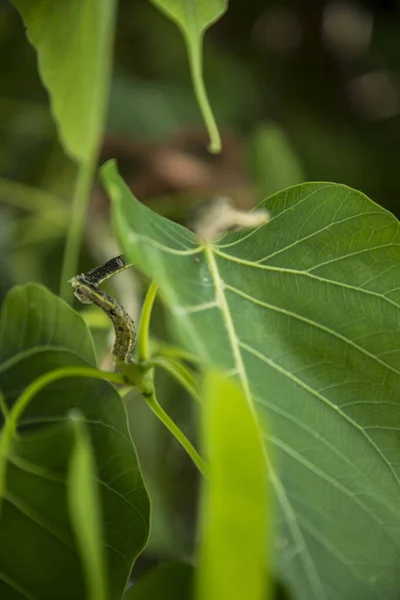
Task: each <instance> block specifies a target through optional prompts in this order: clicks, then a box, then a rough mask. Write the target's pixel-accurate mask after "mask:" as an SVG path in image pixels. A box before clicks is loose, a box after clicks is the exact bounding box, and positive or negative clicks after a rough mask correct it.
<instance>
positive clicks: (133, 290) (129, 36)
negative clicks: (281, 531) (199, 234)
mask: <svg viewBox="0 0 400 600" xmlns="http://www.w3.org/2000/svg"><path fill="white" fill-rule="evenodd" d="M0 53H1V57H2V60H1V61H0V299H1V298H2V297H4V294H5V293H6V292H7V290H8V289H9V288H10V287H11V286H12V285H14V284H18V283H25V282H26V281H38V282H41V283H43V284H45V285H47V286H48V287H49V288H50V289H51V290H53V291H54V292H57V291H58V288H59V279H60V268H61V261H62V252H63V246H64V241H65V233H66V230H67V228H68V223H69V210H70V199H71V193H72V189H73V183H74V177H75V174H76V168H75V166H74V164H73V163H72V162H71V161H70V160H69V159H68V158H67V157H66V156H65V154H64V152H63V150H62V148H61V146H60V143H59V142H58V139H57V133H56V129H55V126H54V124H53V122H52V118H51V114H50V111H49V103H48V97H47V94H46V92H45V90H44V88H43V86H42V84H41V82H40V78H39V75H38V71H37V65H36V55H35V52H34V50H33V49H32V47H31V46H30V45H29V43H28V42H27V40H26V38H25V33H24V27H23V24H22V21H21V19H20V17H19V15H18V14H17V12H16V11H15V10H14V8H13V7H12V5H11V4H10V3H9V2H7V1H1V2H0ZM204 71H205V80H206V85H207V88H208V91H209V97H210V101H211V104H212V106H213V108H214V111H215V115H216V118H217V121H218V123H219V125H220V128H221V132H222V137H223V152H222V154H221V155H219V156H213V155H210V154H209V153H208V152H207V150H206V146H207V134H206V132H205V129H204V126H203V124H202V121H201V117H200V113H199V110H198V107H197V105H196V102H195V99H194V95H193V91H192V86H191V80H190V74H189V70H188V61H187V57H186V52H185V48H184V43H183V40H182V38H181V35H180V33H179V31H178V30H177V28H176V27H175V25H174V24H173V23H171V22H170V21H169V20H168V19H167V18H166V17H165V16H164V15H162V14H161V13H160V12H159V11H158V10H157V9H156V8H155V7H154V6H152V5H151V4H150V2H149V1H148V0H135V1H134V2H132V0H120V2H119V12H118V19H117V30H116V37H115V57H114V75H113V82H112V89H111V93H110V107H109V114H108V121H107V128H106V131H105V134H104V140H103V147H102V151H101V159H100V162H103V161H104V160H106V159H107V158H111V157H116V158H117V160H118V163H119V167H120V170H121V172H122V174H123V176H124V177H125V178H126V180H127V181H128V183H129V185H130V186H131V188H132V190H133V191H134V192H135V194H136V196H137V197H138V198H139V199H140V200H141V201H143V202H145V203H146V204H148V205H149V206H151V207H152V208H154V210H157V211H159V212H161V213H163V214H165V215H167V216H169V217H170V218H174V219H177V220H180V221H183V222H185V220H186V219H187V218H188V215H190V211H191V210H192V208H193V205H195V204H196V203H197V202H201V201H204V200H207V199H209V198H211V197H213V196H216V195H224V196H230V197H232V198H233V199H234V201H235V202H236V204H237V205H238V206H241V207H246V208H247V207H250V206H254V205H255V204H257V203H258V202H259V201H261V200H262V199H263V198H265V197H266V196H268V195H269V194H272V193H274V192H276V191H278V190H280V189H282V188H285V187H287V186H289V185H293V184H297V183H301V182H302V181H309V180H314V181H334V182H339V183H344V184H347V185H349V186H352V187H355V188H357V189H359V190H361V191H362V192H364V193H365V194H367V195H368V196H369V197H371V198H372V199H373V200H374V201H376V202H378V203H379V204H381V205H382V206H384V207H386V208H387V209H389V210H391V211H393V212H394V213H395V214H397V216H400V204H399V194H400V162H399V159H400V5H399V3H398V2H396V0H383V1H380V2H379V1H372V0H371V1H361V0H359V1H355V0H349V1H346V0H308V1H306V2H305V1H304V0H302V1H301V0H287V1H277V0H275V1H274V0H246V1H243V0H240V1H239V0H233V1H231V3H230V7H229V10H228V12H227V13H226V14H225V15H224V16H223V17H222V18H221V20H220V21H219V22H218V23H216V24H215V25H214V26H213V27H212V28H211V29H210V30H209V32H208V33H207V34H206V38H205V48H204ZM114 253H115V254H118V248H117V246H116V243H115V241H114V239H113V236H112V233H111V231H110V227H109V219H108V200H107V198H106V196H105V195H104V193H103V191H102V189H101V187H100V185H99V184H98V183H95V184H94V186H93V193H92V199H91V205H90V211H89V215H88V220H87V226H86V231H85V241H84V246H83V249H82V256H81V269H82V270H86V269H88V268H91V267H93V266H94V265H96V264H99V263H101V262H102V261H104V260H106V259H108V258H110V257H111V256H113V254H114ZM120 277H121V278H120V279H119V283H117V284H116V283H113V285H114V286H115V287H116V288H117V292H118V293H119V294H120V296H122V298H125V300H124V301H125V303H126V304H127V306H128V307H129V308H130V310H132V313H133V314H136V313H137V310H138V305H139V304H140V295H141V290H142V289H143V282H142V281H141V280H140V278H138V277H136V278H135V277H134V276H132V275H131V274H130V275H127V276H126V277H125V278H124V277H123V276H122V275H121V276H120ZM85 318H86V319H87V322H88V324H89V325H91V326H92V327H93V333H94V337H95V341H96V344H97V348H98V353H99V355H100V358H101V359H102V360H103V358H104V360H105V359H106V357H105V356H102V353H103V354H104V355H105V354H106V352H107V348H109V343H108V337H107V336H108V335H109V330H108V323H107V322H104V320H103V321H102V316H101V315H97V313H96V312H95V311H94V312H93V311H92V312H90V310H89V311H88V312H87V313H85ZM154 329H155V331H156V334H157V336H158V337H161V338H162V337H167V333H166V331H164V330H165V323H164V316H163V313H162V309H161V308H160V307H159V309H158V314H156V315H155V327H154ZM160 388H162V390H163V394H162V396H163V397H162V401H163V402H164V404H165V405H166V406H167V407H169V410H170V412H171V413H172V416H173V417H174V418H175V419H176V420H177V421H178V423H179V424H180V426H181V427H182V428H183V429H185V430H186V431H187V433H188V435H194V433H193V422H194V421H195V417H196V415H195V409H194V408H193V407H191V403H190V401H189V400H188V399H187V398H186V397H185V394H184V393H182V392H181V391H180V390H179V388H178V387H177V385H176V384H175V383H173V382H171V381H170V380H169V379H168V377H167V376H164V375H162V376H160ZM129 406H131V408H130V409H129V413H130V418H131V423H132V429H133V433H134V436H135V441H136V443H137V445H138V448H139V452H140V455H141V459H142V463H143V468H144V471H145V476H146V481H147V482H148V485H149V488H150V491H151V494H152V499H153V503H154V511H153V534H152V540H151V544H150V546H149V549H148V551H147V555H148V556H152V557H153V558H154V557H159V556H171V557H185V556H189V555H190V552H191V548H192V547H193V543H194V540H195V526H194V523H195V509H196V505H195V490H196V474H195V473H194V472H193V469H192V466H191V464H190V463H189V462H188V461H187V460H186V457H185V456H183V455H182V452H181V450H180V449H179V448H177V447H176V445H175V444H174V442H173V441H172V440H170V439H169V437H168V435H166V434H165V432H164V431H163V430H162V428H160V426H159V425H158V423H155V422H154V420H152V419H151V418H149V415H147V413H146V407H143V405H142V404H141V403H140V402H139V401H138V399H137V398H136V399H135V398H133V400H132V403H131V404H130V405H129ZM132 406H133V407H134V408H132Z"/></svg>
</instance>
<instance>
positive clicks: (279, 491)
mask: <svg viewBox="0 0 400 600" xmlns="http://www.w3.org/2000/svg"><path fill="white" fill-rule="evenodd" d="M214 252H215V249H214V247H213V246H212V245H211V244H206V245H205V246H204V254H205V257H206V260H207V262H208V266H209V270H210V274H211V278H212V280H213V283H214V286H215V292H216V301H217V303H218V304H219V306H220V310H221V314H222V318H223V320H224V322H225V326H226V329H227V333H228V337H229V342H230V345H231V347H232V353H233V357H234V364H235V366H236V369H237V372H238V376H239V380H240V383H241V385H242V387H243V391H244V394H245V397H246V400H247V402H248V403H249V407H250V410H251V411H252V413H253V414H254V416H255V418H256V422H258V419H257V415H256V411H255V407H254V404H253V401H252V395H251V391H250V384H249V380H248V377H247V374H246V370H245V367H244V362H243V358H242V354H241V351H240V346H239V343H238V337H237V335H236V331H235V326H234V323H233V319H232V315H231V313H230V309H229V305H228V301H227V299H226V296H225V293H224V283H223V280H222V278H221V276H220V274H219V270H218V266H217V263H216V260H215V257H214ZM264 456H265V460H266V463H267V468H268V471H269V474H270V480H271V482H272V484H273V487H274V489H275V492H276V495H277V498H278V501H279V503H280V505H281V508H282V511H283V513H284V514H285V516H286V520H287V523H288V527H289V529H290V531H291V534H292V536H293V540H294V542H295V544H296V546H297V547H298V549H299V553H300V559H301V561H302V562H303V565H304V569H305V572H306V573H307V574H308V577H309V581H310V585H311V588H312V590H313V594H314V597H315V598H316V599H317V600H321V597H322V596H321V594H323V596H324V597H325V598H326V600H327V597H326V594H325V592H324V589H323V586H322V582H321V580H320V578H319V575H318V573H317V571H316V569H315V566H314V563H313V561H312V559H311V556H310V554H309V552H308V549H307V546H306V543H305V540H304V537H303V534H302V532H301V529H300V527H299V524H298V522H297V518H296V515H295V513H294V511H293V508H292V506H291V504H290V501H289V498H288V496H287V494H286V491H285V489H284V486H283V484H282V482H281V480H280V479H279V477H278V475H277V473H276V472H275V470H274V468H273V466H272V464H271V461H270V460H269V457H268V455H267V453H266V452H265V451H264ZM301 548H303V549H304V552H302V551H301Z"/></svg>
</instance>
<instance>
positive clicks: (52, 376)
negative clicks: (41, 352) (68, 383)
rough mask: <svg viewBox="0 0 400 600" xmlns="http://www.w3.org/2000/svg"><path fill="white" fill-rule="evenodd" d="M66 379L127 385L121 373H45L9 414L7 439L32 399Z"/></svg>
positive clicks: (77, 369) (87, 369) (82, 369)
mask: <svg viewBox="0 0 400 600" xmlns="http://www.w3.org/2000/svg"><path fill="white" fill-rule="evenodd" d="M65 377H90V378H91V379H103V380H105V381H111V382H112V383H117V384H126V380H125V378H124V376H123V375H122V374H121V373H114V372H107V371H99V370H97V369H94V368H92V367H63V368H60V369H54V371H49V372H48V373H44V374H43V375H40V377H38V378H37V379H35V380H34V381H32V383H30V384H29V385H28V386H27V387H26V388H25V389H24V391H23V392H22V394H21V395H20V396H19V397H18V398H17V400H16V402H15V404H14V406H13V407H12V409H11V410H10V412H9V414H8V417H9V418H8V420H7V423H6V426H5V428H4V430H3V431H4V434H5V437H8V436H9V435H14V433H15V430H16V428H17V425H18V421H19V419H20V417H21V415H22V413H23V412H24V410H25V409H26V407H27V406H28V404H29V403H30V401H31V400H32V398H33V397H34V396H35V395H36V394H37V393H38V392H40V390H42V389H43V388H44V387H46V386H48V385H49V384H50V383H53V382H54V381H57V380H58V379H64V378H65ZM2 433H3V432H2Z"/></svg>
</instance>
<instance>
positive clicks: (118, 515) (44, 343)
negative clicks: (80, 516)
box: [0, 284, 149, 600]
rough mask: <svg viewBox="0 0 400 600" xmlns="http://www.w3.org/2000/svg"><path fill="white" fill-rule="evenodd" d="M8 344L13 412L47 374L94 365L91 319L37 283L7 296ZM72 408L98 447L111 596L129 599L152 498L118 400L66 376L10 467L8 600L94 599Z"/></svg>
mask: <svg viewBox="0 0 400 600" xmlns="http://www.w3.org/2000/svg"><path fill="white" fill-rule="evenodd" d="M0 340H1V341H0V389H1V391H2V392H3V394H4V396H5V399H6V401H7V404H8V406H12V405H13V404H14V402H15V400H16V398H17V397H18V396H19V395H20V394H21V392H22V391H23V390H24V389H25V388H26V387H27V385H29V384H30V383H31V382H32V381H33V380H35V379H36V378H37V377H38V376H40V375H41V374H43V373H46V372H48V371H51V370H53V369H55V368H59V367H63V366H69V367H70V366H87V365H88V363H92V362H93V360H94V356H93V349H92V344H91V339H90V335H89V333H88V331H87V329H86V327H85V325H84V323H83V321H82V319H81V318H80V317H79V316H78V315H77V314H76V313H75V312H74V311H73V310H72V309H71V308H69V307H68V306H67V305H66V304H65V303H64V302H63V301H61V300H59V299H58V298H56V297H55V296H53V295H52V294H51V293H50V292H48V291H47V290H46V289H45V288H43V287H41V286H37V285H33V284H30V285H26V286H22V287H17V288H14V289H13V290H12V291H11V292H10V293H9V294H8V296H7V298H6V300H5V303H4V306H3V310H2V316H1V325H0ZM73 409H78V410H79V411H80V412H81V413H82V414H83V415H84V417H85V423H86V425H87V431H88V435H89V436H90V440H91V443H92V445H93V451H94V459H95V463H96V466H97V472H96V477H97V480H98V484H99V487H100V490H101V494H100V504H101V511H102V514H103V528H104V531H103V535H104V544H105V548H106V562H107V568H108V575H109V588H110V596H109V597H110V599H115V600H116V599H119V598H120V597H121V595H122V592H123V589H124V587H125V584H126V581H127V578H128V576H129V573H130V570H131V567H132V564H133V561H134V560H135V558H136V557H137V555H138V554H139V553H140V551H141V549H142V548H143V546H144V544H145V542H146V539H147V534H148V517H149V504H148V498H147V494H146V491H145V489H144V486H143V481H142V478H141V473H140V470H139V466H138V463H137V458H136V453H135V449H134V446H133V444H132V440H131V438H130V435H129V431H128V427H127V422H126V414H125V410H124V407H123V405H122V401H121V399H120V397H119V395H118V394H117V392H116V391H115V390H114V389H113V387H112V386H111V385H110V384H108V383H106V382H103V381H95V380H92V379H88V378H82V377H81V378H68V379H61V380H58V381H56V382H54V383H52V384H51V385H48V386H47V387H45V388H43V389H42V390H41V391H40V392H39V393H38V394H37V395H36V396H35V397H34V398H33V399H32V401H31V402H30V404H29V405H28V407H27V408H26V410H25V412H24V413H23V415H22V418H21V421H20V428H19V433H20V436H19V437H18V438H17V439H16V440H14V443H13V447H12V450H11V454H10V456H9V460H8V464H7V469H6V481H5V483H6V489H5V493H4V498H3V504H2V512H1V516H0V597H1V598H2V599H3V598H4V600H10V599H13V600H14V598H35V599H38V598H40V600H46V599H49V600H50V599H54V598H60V599H62V598H65V599H66V598H77V599H79V598H82V599H83V598H86V597H87V596H86V590H85V582H84V578H83V570H82V566H81V564H80V559H79V546H78V545H77V543H76V540H75V536H74V531H73V528H72V525H71V521H70V518H69V511H68V495H67V480H68V468H69V463H70V457H71V452H72V449H73V447H74V444H75V437H76V436H75V432H74V428H73V427H72V426H71V421H70V419H69V414H70V412H71V410H73ZM76 518H77V516H76ZM75 525H76V519H75Z"/></svg>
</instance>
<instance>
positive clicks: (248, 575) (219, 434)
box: [196, 372, 270, 600]
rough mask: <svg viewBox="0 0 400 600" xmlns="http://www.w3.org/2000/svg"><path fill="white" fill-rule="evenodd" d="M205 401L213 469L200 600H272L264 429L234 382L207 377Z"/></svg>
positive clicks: (206, 497)
mask: <svg viewBox="0 0 400 600" xmlns="http://www.w3.org/2000/svg"><path fill="white" fill-rule="evenodd" d="M203 396H204V398H203V406H204V410H203V439H204V452H205V454H206V457H207V459H208V461H207V466H208V469H207V479H206V480H205V482H204V488H203V489H204V494H203V504H202V511H201V520H200V527H199V529H200V538H201V544H200V551H199V567H198V577H197V588H196V591H197V596H196V597H197V599H198V600H220V598H229V599H230V600H242V599H243V598H246V599H247V600H266V599H267V587H266V582H267V578H266V576H265V574H266V568H265V562H266V557H267V552H266V549H267V543H266V541H265V538H266V534H267V531H269V527H268V526H267V524H268V521H269V519H268V517H269V514H268V512H269V507H268V494H267V476H266V471H265V464H264V448H263V443H262V438H261V435H260V430H259V428H258V425H257V422H256V419H255V417H254V414H253V413H254V411H253V410H252V406H251V405H250V404H249V403H248V402H247V399H246V398H245V396H244V394H243V391H242V390H241V389H240V387H239V386H238V385H237V384H236V383H235V382H233V381H232V380H229V379H227V378H226V377H223V376H221V375H220V374H219V373H218V372H208V373H206V377H205V383H204V394H203ZM243 457H245V460H243ZM269 541H270V539H268V542H269ZM268 545H269V544H268ZM268 549H269V548H268ZM268 591H269V590H268ZM269 597H270V596H269V594H268V598H269Z"/></svg>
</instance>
